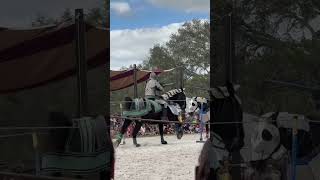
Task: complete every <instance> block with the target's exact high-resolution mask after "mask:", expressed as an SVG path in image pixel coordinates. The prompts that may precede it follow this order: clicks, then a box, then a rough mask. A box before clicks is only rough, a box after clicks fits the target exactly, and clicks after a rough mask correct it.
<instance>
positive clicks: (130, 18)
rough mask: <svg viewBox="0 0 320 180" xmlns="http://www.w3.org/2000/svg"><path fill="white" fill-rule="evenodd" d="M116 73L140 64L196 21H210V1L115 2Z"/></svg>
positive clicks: (112, 31) (113, 60)
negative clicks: (172, 36) (185, 26)
mask: <svg viewBox="0 0 320 180" xmlns="http://www.w3.org/2000/svg"><path fill="white" fill-rule="evenodd" d="M110 9H111V12H110V19H111V20H110V21H111V22H110V37H111V39H110V45H111V47H110V51H111V54H110V55H111V62H110V67H111V69H112V70H118V69H120V68H121V67H128V66H129V65H132V64H139V63H141V62H142V61H143V60H145V59H147V57H148V55H149V54H148V53H149V50H150V48H152V47H153V45H155V44H157V43H158V44H163V43H165V42H167V41H168V40H169V37H170V35H171V34H173V33H176V32H177V30H178V29H179V27H181V25H182V24H183V23H184V22H186V21H190V20H192V19H209V12H210V0H111V4H110Z"/></svg>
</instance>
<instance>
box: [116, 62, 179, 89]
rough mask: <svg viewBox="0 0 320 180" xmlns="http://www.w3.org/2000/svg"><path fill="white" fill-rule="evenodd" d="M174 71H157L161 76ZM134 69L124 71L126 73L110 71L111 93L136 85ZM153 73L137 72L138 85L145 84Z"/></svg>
mask: <svg viewBox="0 0 320 180" xmlns="http://www.w3.org/2000/svg"><path fill="white" fill-rule="evenodd" d="M172 70H174V68H173V69H169V70H157V71H155V73H156V74H160V73H163V72H169V71H172ZM133 72H134V69H130V70H124V71H113V70H111V71H110V91H117V90H120V89H124V88H127V87H130V86H132V85H134V77H133ZM150 73H151V71H147V70H137V83H141V82H144V81H146V80H148V78H149V75H150Z"/></svg>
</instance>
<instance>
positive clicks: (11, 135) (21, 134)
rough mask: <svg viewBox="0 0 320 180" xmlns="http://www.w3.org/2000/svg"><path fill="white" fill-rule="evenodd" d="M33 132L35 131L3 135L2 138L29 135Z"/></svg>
mask: <svg viewBox="0 0 320 180" xmlns="http://www.w3.org/2000/svg"><path fill="white" fill-rule="evenodd" d="M32 134H33V133H18V134H8V135H1V136H0V138H8V137H18V136H27V135H32ZM37 134H48V133H37Z"/></svg>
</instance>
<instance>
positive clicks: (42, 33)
mask: <svg viewBox="0 0 320 180" xmlns="http://www.w3.org/2000/svg"><path fill="white" fill-rule="evenodd" d="M75 28H76V26H75V24H74V23H63V24H60V25H54V26H45V27H40V28H32V29H8V28H1V27H0V39H1V42H0V82H1V84H0V93H9V92H15V91H19V90H24V89H29V88H34V87H38V86H42V85H46V84H47V83H49V82H52V81H58V80H62V79H65V78H67V77H69V76H72V75H75V73H76V57H75V45H76V44H75V32H76V31H75ZM86 31H87V32H86V39H87V44H86V47H87V52H86V53H87V61H88V63H87V64H88V69H92V68H95V67H98V66H101V65H105V64H106V62H107V61H108V58H109V45H108V44H109V37H108V33H107V32H108V31H107V30H106V29H99V28H96V27H94V26H92V25H89V24H86Z"/></svg>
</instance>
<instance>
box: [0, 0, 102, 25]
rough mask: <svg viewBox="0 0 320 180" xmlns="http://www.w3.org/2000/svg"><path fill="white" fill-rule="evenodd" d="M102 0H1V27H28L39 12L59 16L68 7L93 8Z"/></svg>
mask: <svg viewBox="0 0 320 180" xmlns="http://www.w3.org/2000/svg"><path fill="white" fill-rule="evenodd" d="M101 6H102V0H1V5H0V27H28V26H30V25H31V23H32V21H33V20H34V19H35V17H36V16H37V14H41V15H44V16H48V17H58V16H60V15H61V14H62V13H63V11H64V10H65V9H67V8H69V9H71V10H74V9H76V8H83V9H84V10H86V9H91V8H96V7H101Z"/></svg>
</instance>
